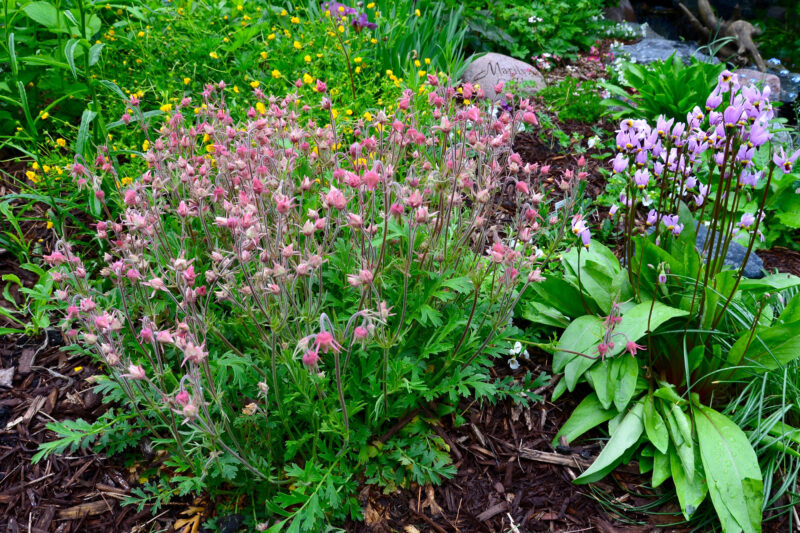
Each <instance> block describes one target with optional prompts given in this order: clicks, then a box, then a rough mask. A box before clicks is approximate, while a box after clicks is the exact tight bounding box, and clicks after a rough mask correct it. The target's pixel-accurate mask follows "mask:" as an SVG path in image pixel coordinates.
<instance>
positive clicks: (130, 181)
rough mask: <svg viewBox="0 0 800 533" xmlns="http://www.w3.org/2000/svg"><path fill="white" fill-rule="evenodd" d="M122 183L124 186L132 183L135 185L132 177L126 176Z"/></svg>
mask: <svg viewBox="0 0 800 533" xmlns="http://www.w3.org/2000/svg"><path fill="white" fill-rule="evenodd" d="M121 181H122V184H123V185H130V184H131V183H133V178H132V177H130V176H125V177H124V178H122V180H121Z"/></svg>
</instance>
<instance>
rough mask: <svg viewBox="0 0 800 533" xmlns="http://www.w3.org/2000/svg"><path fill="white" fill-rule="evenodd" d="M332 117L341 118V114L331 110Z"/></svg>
mask: <svg viewBox="0 0 800 533" xmlns="http://www.w3.org/2000/svg"><path fill="white" fill-rule="evenodd" d="M331 115H333V118H336V117H338V116H339V112H338V111H337V110H335V109H331Z"/></svg>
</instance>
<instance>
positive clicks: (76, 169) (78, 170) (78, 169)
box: [70, 163, 87, 178]
mask: <svg viewBox="0 0 800 533" xmlns="http://www.w3.org/2000/svg"><path fill="white" fill-rule="evenodd" d="M70 174H72V177H74V178H77V177H78V176H86V175H87V173H86V167H85V166H83V165H81V164H80V163H75V164H73V165H72V170H70Z"/></svg>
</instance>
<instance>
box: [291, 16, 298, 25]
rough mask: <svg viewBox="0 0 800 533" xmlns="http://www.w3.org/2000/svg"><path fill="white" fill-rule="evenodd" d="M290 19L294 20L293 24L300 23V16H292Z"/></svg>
mask: <svg viewBox="0 0 800 533" xmlns="http://www.w3.org/2000/svg"><path fill="white" fill-rule="evenodd" d="M289 20H291V21H292V24H300V18H299V17H292V18H291V19H289Z"/></svg>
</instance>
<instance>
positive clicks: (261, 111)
mask: <svg viewBox="0 0 800 533" xmlns="http://www.w3.org/2000/svg"><path fill="white" fill-rule="evenodd" d="M256 111H258V113H259V114H260V115H266V114H267V108H266V106H264V104H263V103H261V102H256Z"/></svg>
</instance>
